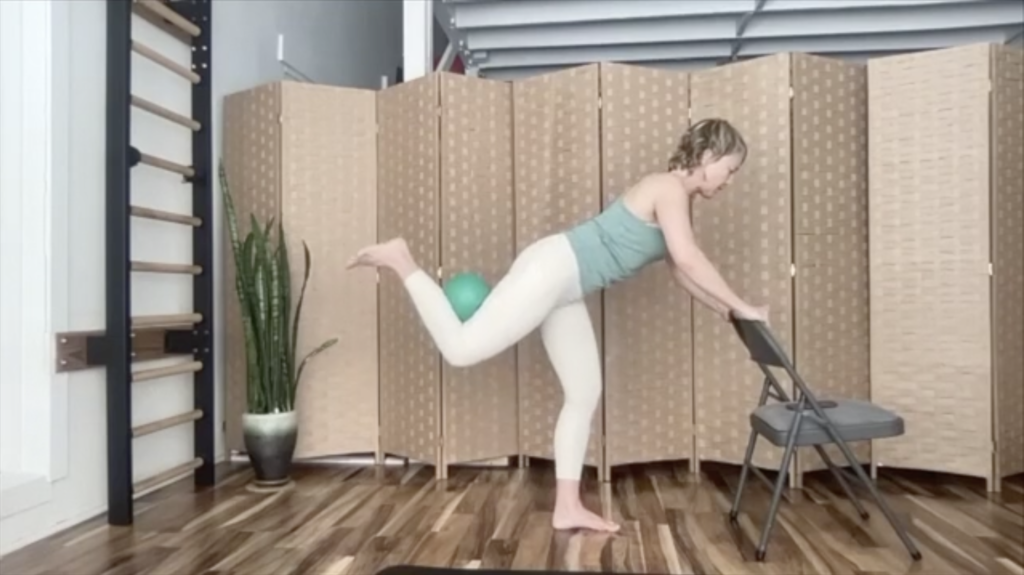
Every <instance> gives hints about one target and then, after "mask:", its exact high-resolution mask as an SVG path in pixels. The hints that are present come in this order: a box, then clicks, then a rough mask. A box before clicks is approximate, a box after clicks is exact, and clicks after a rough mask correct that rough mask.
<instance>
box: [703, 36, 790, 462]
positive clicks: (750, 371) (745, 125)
mask: <svg viewBox="0 0 1024 575" xmlns="http://www.w3.org/2000/svg"><path fill="white" fill-rule="evenodd" d="M789 74H790V58H789V55H788V54H779V55H775V56H768V57H764V58H758V59H755V60H749V61H746V62H740V63H735V64H730V65H727V66H721V67H718V68H712V69H708V70H702V71H699V72H695V73H693V74H691V76H690V101H691V107H692V115H693V117H692V120H691V121H692V122H693V123H696V122H698V121H700V120H702V119H705V118H709V117H721V118H725V119H727V120H729V121H730V122H732V123H733V124H734V125H735V126H736V127H737V128H738V129H739V130H740V131H741V132H742V133H743V135H744V138H745V139H746V141H747V144H748V146H749V148H750V152H749V155H748V158H747V161H746V164H745V165H744V167H743V169H742V170H741V171H740V172H739V173H738V174H737V176H736V178H735V180H734V181H733V183H732V184H731V185H730V187H729V189H727V190H726V191H724V192H723V193H721V194H720V195H719V196H718V197H716V198H714V199H713V200H710V201H704V200H698V201H696V202H695V206H694V230H695V233H696V235H697V241H698V243H699V245H700V246H701V248H702V249H703V250H704V252H705V253H706V254H707V255H708V257H709V258H710V259H711V261H712V262H714V264H715V265H716V267H717V268H718V270H719V271H720V272H721V273H722V275H723V276H724V277H725V279H726V281H727V282H729V284H730V285H731V286H732V287H733V288H734V289H735V290H737V291H738V293H739V295H740V297H743V298H744V299H746V300H747V301H750V302H751V303H754V304H758V305H769V306H770V307H771V310H770V312H771V321H772V329H773V331H774V332H775V333H776V334H777V335H778V337H779V338H780V339H781V340H782V343H783V345H785V346H786V348H787V349H790V350H792V347H793V346H792V343H793V294H792V278H791V271H790V269H791V264H792V261H793V259H792V241H793V237H792V192H791V190H792V186H791V182H792V169H791V163H790V162H791V148H792V147H791V134H790V95H789V89H790V83H789ZM695 308H696V306H695ZM694 362H695V364H694V366H695V369H694V393H695V394H696V401H695V409H696V417H695V420H696V428H697V457H698V458H699V459H701V460H712V461H720V462H728V463H741V462H742V461H743V456H744V450H745V447H746V444H747V438H748V434H749V432H750V421H749V418H748V416H749V414H750V410H751V409H753V408H754V407H755V406H756V405H757V400H758V396H759V393H760V384H761V382H762V381H763V379H764V376H763V374H762V373H761V371H760V370H759V369H758V368H757V366H756V365H755V364H754V363H752V362H751V361H750V359H749V357H748V355H747V353H746V350H745V349H744V348H743V346H742V344H741V343H740V342H739V340H738V339H737V337H736V333H735V331H734V330H733V328H732V326H731V325H729V324H728V323H726V322H724V321H722V320H721V318H719V317H717V316H715V315H713V314H711V313H710V312H708V311H706V310H704V309H696V310H695V312H694ZM780 457H781V450H777V449H774V448H769V446H768V445H767V444H766V442H761V446H760V447H759V448H758V449H757V452H756V455H755V462H756V463H758V464H761V463H764V464H767V465H768V466H771V467H777V466H778V463H779V458H780Z"/></svg>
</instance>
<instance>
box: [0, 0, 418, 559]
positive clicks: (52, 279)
mask: <svg viewBox="0 0 1024 575" xmlns="http://www.w3.org/2000/svg"><path fill="white" fill-rule="evenodd" d="M32 3H33V4H36V3H38V4H45V5H47V6H48V7H49V12H50V22H51V25H52V28H51V29H49V30H48V32H49V34H48V38H49V39H48V42H49V46H50V48H51V49H52V50H51V52H50V59H51V62H52V64H51V69H50V74H49V79H48V81H49V82H50V83H51V93H52V110H50V112H51V113H50V114H49V122H50V123H51V131H52V138H51V139H50V141H49V142H47V143H46V144H47V145H48V146H49V148H48V149H49V151H50V154H51V158H50V162H49V164H50V165H45V164H40V163H39V162H38V161H35V163H32V161H33V160H32V159H33V158H34V157H35V156H26V155H25V154H21V155H14V154H10V155H9V152H10V151H11V150H16V149H17V148H15V147H12V146H11V145H8V144H9V141H11V142H13V141H14V140H12V139H11V138H14V136H11V135H10V134H19V135H18V137H19V138H20V137H22V136H21V135H20V132H19V130H17V129H16V125H15V124H12V123H9V122H8V121H7V119H8V117H11V118H17V117H21V116H22V115H23V114H24V113H25V110H26V108H25V107H26V106H28V107H31V106H32V105H34V104H33V101H32V99H31V98H29V99H26V98H20V97H19V98H17V99H14V98H12V97H11V95H12V94H16V93H20V90H21V88H22V87H21V86H20V85H19V82H18V81H17V80H16V79H17V78H19V77H21V78H24V76H22V75H21V74H22V72H23V70H22V69H20V68H18V69H17V72H15V71H14V70H15V68H12V67H11V66H10V65H9V63H10V62H13V61H14V60H13V59H12V58H8V54H9V52H8V48H9V47H10V46H15V45H17V43H18V42H22V39H21V38H20V37H19V38H15V37H14V36H12V35H10V34H8V29H7V23H6V22H7V20H8V18H7V17H8V15H9V14H13V12H9V10H15V9H21V8H24V6H25V4H24V3H15V2H8V1H0V6H2V7H3V9H4V16H3V20H4V21H5V23H4V30H3V34H2V35H3V46H4V52H3V53H4V58H3V67H2V68H3V82H2V86H3V96H4V97H3V106H4V108H3V111H4V116H3V120H4V122H3V125H4V130H3V132H2V133H3V136H4V140H3V143H4V146H3V153H4V159H3V161H4V164H3V167H4V169H3V174H4V176H3V177H4V179H3V193H2V196H0V197H2V198H3V201H4V204H3V208H4V209H3V212H4V219H3V221H2V227H0V229H2V230H3V231H4V235H3V240H4V243H3V246H2V254H3V259H2V264H3V271H2V274H3V277H4V279H5V281H4V282H2V285H4V286H5V291H4V292H3V293H2V298H3V299H2V304H3V307H2V308H0V309H2V312H0V313H2V315H3V324H4V325H5V326H6V325H8V319H9V318H10V317H13V316H12V315H11V314H12V313H15V311H17V310H18V309H19V308H18V307H9V304H10V305H12V306H13V305H17V304H19V303H20V304H21V305H20V307H21V308H22V317H25V316H26V313H36V314H37V315H39V314H42V316H43V317H45V318H46V319H47V321H48V326H49V330H48V331H47V333H42V334H41V335H42V337H43V338H44V340H45V341H46V344H45V345H44V346H43V348H44V353H43V354H42V355H43V357H42V359H41V360H40V353H39V352H38V351H35V352H33V351H32V349H35V348H38V347H39V346H35V347H34V348H32V349H30V350H29V351H28V352H26V351H25V350H24V349H22V350H19V351H18V353H16V356H15V357H17V358H20V360H21V361H22V363H24V362H25V360H26V358H27V359H30V360H31V364H30V365H29V366H27V367H26V365H15V366H14V367H12V368H11V369H16V370H17V372H16V375H14V376H9V373H11V372H10V370H9V369H8V362H7V358H8V355H7V350H8V349H9V348H8V347H7V344H8V342H9V337H8V331H9V330H7V329H6V327H5V330H4V332H3V334H4V336H3V337H4V340H3V345H4V350H5V352H4V353H5V355H4V364H5V365H4V369H3V372H2V374H3V386H2V388H0V389H2V393H3V395H2V398H0V404H2V405H4V406H9V405H10V404H11V403H13V404H15V405H18V406H19V407H21V409H18V410H15V411H12V413H11V414H10V415H14V417H11V418H8V417H7V415H9V414H8V413H7V411H6V409H8V408H5V411H4V416H3V418H2V419H3V425H2V428H0V433H2V436H0V439H2V443H0V444H2V446H3V454H2V456H0V462H2V468H3V478H4V482H7V483H9V481H8V479H9V478H11V477H14V476H15V475H16V474H21V473H23V471H24V469H25V468H26V467H25V465H24V462H25V461H26V453H28V454H29V457H28V459H29V460H41V459H45V460H46V461H47V462H48V463H49V465H48V466H47V467H46V469H45V473H43V474H42V475H41V477H42V478H43V479H44V481H43V482H42V483H41V485H42V488H41V489H39V490H37V491H36V500H35V501H32V502H31V504H25V505H22V506H20V508H17V509H7V510H6V511H5V513H4V514H3V515H4V516H2V517H0V554H2V553H7V552H10V551H12V550H14V549H17V548H19V547H21V546H23V545H25V544H28V543H30V542H32V541H34V540H37V539H40V538H42V537H45V536H47V535H49V534H51V533H53V532H56V531H58V530H61V529H63V528H66V527H69V526H71V525H73V524H75V523H78V522H80V521H82V520H84V519H87V518H89V517H91V516H94V515H96V514H98V513H102V512H103V511H105V509H106V484H105V481H106V466H105V461H106V445H105V439H106V438H105V419H104V418H105V392H104V384H105V379H104V375H105V374H104V371H103V370H101V369H93V370H86V371H80V372H74V373H71V374H61V375H56V374H54V373H53V370H52V365H53V364H52V348H50V347H48V346H50V344H51V342H52V340H53V336H52V333H50V332H57V331H69V330H87V329H97V328H101V327H102V326H103V323H104V285H103V273H104V272H103V270H104V264H103V262H104V260H103V256H104V252H103V250H104V236H103V230H104V225H103V218H104V170H105V163H104V135H105V117H104V116H105V114H104V112H105V80H104V78H105V62H106V60H105V49H106V45H105V28H106V19H105V18H106V9H105V3H104V2H103V0H32ZM213 6H214V12H213V22H214V28H213V30H214V31H213V47H212V49H213V69H214V80H213V89H214V97H215V109H214V115H215V117H214V127H215V130H214V146H215V147H214V149H215V154H217V152H216V150H219V147H220V133H219V132H220V109H221V106H220V100H221V98H222V97H223V95H225V94H228V93H231V92H234V91H238V90H242V89H246V88H249V87H252V86H255V85H257V84H260V83H263V82H267V81H272V80H276V79H280V78H282V77H283V68H282V66H281V64H280V63H279V62H278V61H277V45H278V42H277V36H278V33H279V32H281V33H283V34H284V37H285V54H284V55H285V59H286V60H288V61H289V63H290V64H291V65H292V66H294V67H295V68H297V69H299V70H301V71H302V72H303V73H304V74H306V75H307V76H310V77H311V78H312V79H314V80H315V81H317V82H320V83H332V84H344V85H350V86H361V87H376V86H379V84H380V77H381V76H382V75H388V76H389V77H391V79H392V80H393V79H394V72H395V70H396V68H397V66H399V65H400V63H401V57H402V48H401V4H400V3H398V2H380V1H375V0H367V1H345V2H335V1H331V0H326V1H304V0H280V1H268V0H261V1H259V2H238V1H234V0H214V3H213ZM71 22H74V25H73V26H72V25H70V23H71ZM133 22H134V25H135V30H134V32H133V36H134V37H135V39H137V40H139V41H141V42H143V43H145V44H148V45H149V46H151V47H153V48H156V49H157V50H158V51H160V52H162V53H164V54H166V55H168V56H170V57H171V58H173V59H174V60H176V61H178V62H181V63H183V64H187V63H188V61H189V53H190V50H189V48H188V47H186V46H184V45H182V44H180V43H179V42H177V41H176V40H174V39H171V38H169V37H168V36H167V35H165V34H164V33H162V32H161V31H160V30H158V29H156V28H154V27H153V26H151V25H149V24H148V23H147V22H145V21H144V20H142V19H140V18H134V19H133ZM24 37H25V38H37V37H38V34H35V33H29V32H28V31H26V33H25V34H24ZM366 54H369V56H367V55H366ZM360 55H362V56H360ZM132 65H133V74H134V77H133V91H134V92H135V93H137V94H139V95H140V96H142V97H144V98H147V99H150V100H152V101H155V102H157V103H159V104H162V105H164V106H165V107H168V108H172V109H174V110H176V111H179V112H182V113H188V112H189V111H190V90H189V88H190V86H189V84H188V82H186V81H184V80H183V79H181V78H179V77H177V76H175V75H173V74H171V73H169V72H168V71H166V70H164V69H162V68H160V67H158V66H156V65H155V64H152V63H151V62H149V61H148V60H146V59H144V58H142V57H140V56H138V55H133V56H132ZM9 78H13V79H15V80H14V81H8V79H9ZM8 114H11V115H10V116H9V115H8ZM24 117H26V118H28V117H29V116H28V115H25V116H24ZM132 122H133V125H132V141H133V144H134V145H135V146H137V147H139V148H140V149H141V150H143V151H146V152H148V153H151V154H154V155H159V156H162V157H165V158H167V159H170V160H173V161H178V162H181V163H188V161H189V158H190V153H191V139H190V135H189V132H188V131H187V130H185V129H183V128H181V127H179V126H177V125H175V124H171V123H169V122H166V121H164V120H162V119H159V118H156V117H154V116H151V115H149V114H148V113H146V112H142V111H139V110H134V111H133V113H132ZM9 158H10V159H9ZM215 160H216V158H215ZM26 162H27V163H26ZM8 165H18V166H29V167H31V169H32V170H35V171H34V172H32V173H33V174H36V175H35V176H34V177H36V178H37V179H39V180H40V181H45V183H46V186H48V188H47V189H49V193H50V196H51V201H50V203H49V204H48V205H46V206H44V208H45V209H44V210H40V209H39V207H38V206H35V205H34V204H33V205H29V206H28V208H24V209H23V210H22V211H25V210H26V209H29V208H34V209H35V211H36V212H39V214H40V215H41V216H42V217H46V216H48V218H46V219H48V221H49V223H50V224H51V225H50V229H49V230H45V231H46V233H47V234H48V235H49V238H50V246H49V247H48V248H47V247H45V246H44V248H46V249H49V252H48V253H47V254H45V255H46V260H48V261H49V262H50V266H49V267H48V268H47V269H48V270H49V272H50V273H49V275H48V276H47V277H44V279H43V280H42V281H43V283H45V284H47V286H48V288H49V294H44V295H46V297H47V298H48V299H49V302H48V303H49V305H48V306H47V305H45V299H44V304H37V305H35V306H34V308H33V309H34V310H35V311H34V312H33V311H32V310H29V311H25V307H26V306H25V302H26V300H25V297H26V295H25V294H26V292H28V290H25V289H19V290H13V289H7V287H6V286H7V285H8V282H7V280H6V278H8V277H11V276H9V275H8V273H9V269H12V268H9V267H8V266H9V265H10V266H13V267H14V269H19V270H20V269H21V268H20V267H19V266H21V264H22V262H23V261H37V259H32V258H36V257H37V256H38V255H39V253H38V252H39V251H40V249H44V248H36V249H35V251H34V252H30V253H29V254H28V255H27V256H26V255H24V254H23V252H22V251H16V250H13V249H9V248H8V245H9V244H8V243H7V240H8V237H9V236H8V234H7V231H8V230H10V229H15V228H14V226H13V225H11V226H10V227H9V220H8V215H7V214H8V210H7V207H8V206H9V205H12V206H19V207H20V206H22V204H23V202H26V200H25V197H24V194H25V192H24V190H28V189H29V188H27V187H24V186H23V185H9V184H10V183H11V182H12V181H13V180H12V177H14V176H17V177H22V178H24V177H25V176H24V174H22V173H21V172H19V171H17V170H15V171H9V170H8V169H7V167H8ZM40 166H45V173H42V172H39V170H40V169H43V168H41V167H40ZM25 169H26V168H22V171H25ZM37 172H38V173H37ZM12 174H13V176H12ZM132 188H133V203H134V204H136V205H143V206H148V207H154V208H158V209H164V210H169V211H179V212H188V211H189V210H190V209H191V206H190V201H189V194H188V188H187V187H185V186H183V185H182V184H181V183H180V179H179V178H177V177H175V176H174V175H172V174H167V173H163V172H161V171H159V170H155V169H153V168H150V167H147V166H139V167H137V168H135V169H134V170H133V172H132ZM19 192H20V193H19ZM217 194H218V196H217V197H218V200H219V190H218V192H217ZM28 201H31V200H28ZM25 205H28V204H25ZM215 206H216V207H217V208H218V210H217V217H216V219H215V225H216V235H217V236H218V238H219V237H220V235H221V234H220V229H221V223H222V222H221V216H220V213H219V207H220V203H219V201H217V202H215ZM15 223H17V220H15ZM26 228H29V229H26ZM31 228H32V227H31V226H28V225H25V226H20V228H19V229H17V234H18V235H23V234H25V233H28V232H29V231H30V229H31ZM189 230H190V228H186V227H183V226H177V225H173V224H166V223H159V222H151V221H148V220H133V222H132V256H133V259H137V260H150V261H166V262H188V261H190V259H191V241H190V237H191V234H190V231H189ZM14 237H17V236H14ZM218 244H219V241H218ZM50 248H52V249H50ZM217 253H218V256H219V255H220V248H219V245H218V247H217ZM42 259H43V258H41V257H40V258H38V260H42ZM13 273H15V274H17V272H16V271H15V272H13ZM35 279H36V280H38V279H39V278H38V274H37V276H35ZM133 289H134V297H133V313H135V314H154V313H178V312H185V311H190V310H191V295H190V294H191V278H190V277H188V276H184V277H175V276H168V275H149V274H134V277H133ZM217 290H218V300H217V304H218V308H220V309H222V308H223V294H222V291H223V290H222V289H221V287H220V285H219V282H218V286H217ZM28 293H29V295H30V296H31V295H32V294H35V293H36V292H28ZM38 299H39V298H38V297H35V299H31V300H30V301H38ZM217 321H218V322H222V321H223V314H222V313H220V314H219V317H218V318H217ZM22 323H24V322H22ZM37 331H38V330H37ZM21 341H22V342H24V339H22V340H21ZM23 347H24V346H23ZM30 347H31V346H30ZM222 348H223V346H222V345H218V351H220V350H222ZM10 349H13V348H10ZM33 353H34V355H33ZM217 359H218V363H221V362H220V355H219V354H218V358H217ZM11 365H14V364H11ZM156 365H159V364H153V366H154V367H155V366H156ZM147 367H150V366H149V365H147ZM30 368H31V369H30ZM216 372H217V376H218V377H217V381H218V390H217V401H218V413H217V418H218V420H220V419H221V418H222V416H221V414H222V413H223V407H222V401H221V398H222V397H223V389H222V388H223V381H224V378H223V366H222V365H219V366H218V369H217V370H216ZM26 374H29V375H31V377H32V378H33V379H34V381H33V385H34V386H36V387H39V388H42V389H45V390H47V392H48V393H49V396H48V399H49V401H48V406H49V408H48V409H47V410H46V414H45V415H46V417H44V418H39V417H36V415H35V414H33V412H28V411H26V409H27V408H31V407H32V404H31V402H27V401H26V398H25V393H24V390H25V389H26V385H25V384H24V382H25V381H26V380H27V378H26ZM11 381H15V382H16V383H18V384H20V385H11V384H9V382H11ZM47 382H49V383H50V385H49V386H47V385H46V383H47ZM133 392H134V398H133V423H134V424H138V423H142V422H145V421H151V420H154V419H160V418H163V417H166V416H169V415H173V414H176V413H180V412H183V411H187V410H189V409H191V405H192V403H191V402H192V393H191V378H190V377H188V376H179V377H171V378H165V379H160V380H156V381H150V382H145V383H141V384H136V385H135V386H134V388H133ZM9 400H10V401H9ZM67 406H71V407H70V409H68V408H67ZM33 421H36V422H38V421H44V422H45V427H46V428H47V431H49V433H47V434H46V435H45V439H46V440H47V443H48V445H46V446H42V447H39V443H40V442H39V440H38V438H36V439H32V438H33V437H36V436H37V434H36V433H35V431H34V428H29V427H28V426H29V424H30V423H31V422H33ZM12 422H13V423H12ZM30 440H31V441H35V443H34V444H29V443H27V442H28V441H30ZM26 445H28V446H29V448H28V449H26V447H25V446H26ZM217 445H218V452H219V453H221V456H222V457H223V456H224V453H223V452H224V449H223V440H222V437H221V435H220V426H219V425H218V426H217ZM134 447H135V449H134V455H135V461H134V474H135V478H136V479H141V478H144V477H147V476H150V475H152V474H154V473H157V472H159V471H161V470H163V469H166V468H169V467H172V466H174V465H176V464H178V463H181V462H183V461H185V460H187V459H189V458H190V457H191V455H192V451H191V450H192V426H191V425H185V426H180V427H178V428H174V429H170V430H166V431H162V432H160V433H157V434H153V435H150V436H146V437H143V438H140V439H137V440H135V442H134ZM40 451H43V452H45V453H39V452H40ZM42 456H45V457H42ZM36 475H39V474H36ZM0 483H3V482H0ZM38 483H39V482H37V484H38ZM8 494H9V492H7V491H6V490H5V492H4V500H5V501H7V500H8V499H9V498H8V497H7V495H8ZM24 501H29V500H28V499H25V500H24ZM5 506H6V503H5Z"/></svg>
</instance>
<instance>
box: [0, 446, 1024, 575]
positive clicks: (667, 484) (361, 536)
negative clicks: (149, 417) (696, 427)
mask: <svg viewBox="0 0 1024 575" xmlns="http://www.w3.org/2000/svg"><path fill="white" fill-rule="evenodd" d="M702 467H703V472H702V474H701V477H700V479H699V481H698V480H696V478H695V477H694V476H693V475H691V474H689V473H688V471H686V464H685V463H680V464H658V465H644V466H636V467H633V468H626V469H623V470H616V472H615V474H614V478H613V479H614V480H613V482H612V483H610V484H606V485H601V484H599V483H597V482H596V481H593V480H592V479H591V480H588V481H587V482H586V483H585V488H586V500H587V502H588V504H589V505H591V506H593V507H594V508H599V509H603V510H604V512H605V513H606V514H610V515H611V516H612V517H614V519H615V520H617V521H619V522H620V523H621V524H622V525H623V529H622V532H621V533H619V534H617V535H598V534H592V533H568V532H554V531H553V530H552V529H551V526H550V521H551V515H550V509H551V506H552V503H553V484H554V479H553V474H552V472H551V469H550V466H544V465H538V464H534V466H532V467H530V468H528V469H492V468H453V469H451V471H450V477H449V479H448V480H447V481H442V482H438V481H435V479H434V476H433V470H432V469H431V468H424V467H418V466H410V467H384V468H373V467H369V468H358V467H342V466H327V465H302V466H301V467H298V468H297V469H296V473H295V478H296V481H295V482H294V483H293V484H292V485H291V486H289V487H288V488H286V489H284V490H282V491H278V492H276V493H258V492H255V491H254V490H253V489H252V487H251V486H250V484H249V480H250V479H251V472H250V471H249V470H248V468H247V466H242V465H225V466H223V468H222V470H221V474H222V479H221V480H220V484H219V485H218V486H217V487H215V488H213V489H208V490H204V491H200V492H195V491H193V488H192V486H191V479H188V480H184V481H182V482H180V483H178V484H175V485H173V486H171V487H168V488H166V489H164V490H161V491H159V492H157V493H154V494H151V495H149V496H146V497H145V498H143V499H140V500H139V501H138V502H137V506H136V513H137V519H136V523H135V525H134V526H133V527H128V528H123V527H118V528H115V527H108V526H107V525H106V523H105V518H104V517H97V518H95V519H93V520H90V521H88V522H86V523H84V524H81V525H78V526H76V527H73V528H71V529H69V530H67V531H65V532H63V533H60V534H57V535H55V536H53V537H51V538H49V539H47V540H44V541H40V542H38V543H36V544H33V545H31V546H29V547H27V548H24V549H21V550H19V551H17V552H15V553H13V554H11V555H9V556H7V557H5V558H3V559H2V560H0V573H4V574H5V575H6V574H10V575H45V574H62V575H64V574H74V575H91V574H104V575H127V574H133V575H134V574H146V575H186V574H199V573H210V574H214V573H216V574H238V575H243V574H244V575H257V574H263V573H266V574H274V575H281V574H292V573H294V574H299V573H329V574H334V575H373V574H374V573H376V572H377V571H378V570H380V569H383V568H384V567H387V566H391V565H399V564H416V565H431V566H455V567H464V568H470V569H473V568H516V569H554V570H566V571H579V570H584V571H605V572H615V573H707V574H728V575H733V574H743V573H751V574H762V573H763V574H778V575H795V574H815V575H818V574H849V575H879V574H897V573H919V574H927V575H942V574H954V573H955V574H960V573H963V574H972V575H981V574H984V575H1024V480H1021V479H1020V478H1014V479H1011V480H1008V481H1006V482H1004V485H1005V487H1004V488H1003V492H1002V493H1000V494H987V493H985V491H984V484H983V483H982V482H976V481H971V480H964V479H958V478H949V477H941V478H937V477H936V476H933V475H929V474H923V473H907V472H899V473H893V472H890V473H886V474H885V475H884V476H883V477H882V478H881V479H880V480H879V486H880V488H881V489H882V490H883V492H884V493H885V494H886V495H887V496H888V497H889V500H890V501H891V504H892V505H893V506H894V508H895V510H896V512H897V513H898V514H899V515H900V516H901V517H902V518H904V519H905V520H906V521H907V523H908V525H909V528H910V531H911V535H912V537H913V538H914V539H915V541H916V542H917V543H918V544H919V545H920V547H921V551H922V553H923V554H924V560H923V561H921V562H919V563H912V562H911V560H910V558H909V556H908V555H907V553H906V551H905V550H904V549H903V547H902V546H901V545H900V543H899V541H898V540H897V539H896V536H895V533H893V531H892V530H891V529H890V528H889V526H888V524H887V523H886V522H885V520H884V518H883V517H882V514H881V512H879V511H878V510H877V509H876V508H875V506H874V505H873V504H871V503H870V502H865V505H866V506H867V508H868V510H869V512H871V514H872V517H871V519H869V520H868V521H862V520H860V519H859V518H858V516H857V514H856V513H855V512H854V510H853V508H852V506H851V505H850V504H849V502H848V501H847V500H846V498H845V497H844V496H843V495H842V492H841V490H840V489H839V488H838V487H837V486H836V485H834V484H833V483H832V482H831V480H830V478H829V477H828V476H827V474H826V475H825V476H819V475H814V476H809V477H808V479H807V480H806V482H805V488H804V489H803V490H802V491H796V492H793V493H790V495H789V497H790V501H789V502H784V503H783V505H782V506H781V510H780V517H779V522H778V523H777V524H776V527H775V530H774V531H773V534H772V539H771V543H770V545H769V548H768V556H767V560H766V561H765V562H764V563H757V562H755V561H754V547H755V545H756V541H757V537H758V534H759V533H760V525H761V520H762V519H763V517H764V512H765V509H766V508H767V501H768V491H767V490H766V489H765V488H764V487H762V486H761V485H759V484H758V483H756V482H752V483H751V487H750V489H751V490H750V491H748V492H747V494H746V495H745V497H744V502H745V508H744V509H745V511H746V513H744V514H743V515H741V517H740V521H739V525H738V526H733V525H732V524H730V522H729V520H728V516H727V513H728V509H729V505H730V502H731V496H732V493H733V489H734V488H735V486H736V482H737V478H738V469H737V468H735V467H731V466H728V467H727V466H716V465H710V464H704V465H703V466H702Z"/></svg>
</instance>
